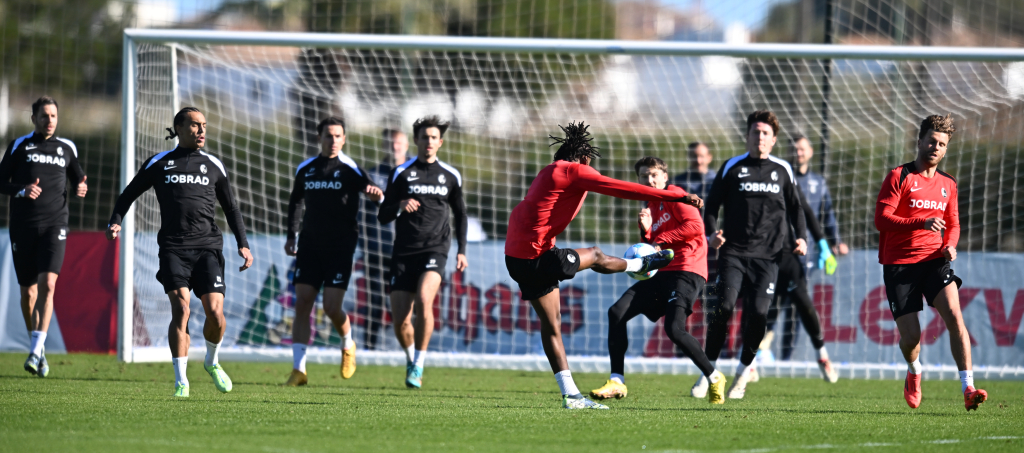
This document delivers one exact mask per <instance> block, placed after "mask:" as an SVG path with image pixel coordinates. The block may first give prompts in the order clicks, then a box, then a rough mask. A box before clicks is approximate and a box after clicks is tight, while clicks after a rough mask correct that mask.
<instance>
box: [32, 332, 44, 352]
mask: <svg viewBox="0 0 1024 453" xmlns="http://www.w3.org/2000/svg"><path fill="white" fill-rule="evenodd" d="M31 336H32V353H33V354H35V355H37V356H42V355H43V344H45V343H46V332H43V331H41V330H33V331H32V333H31Z"/></svg>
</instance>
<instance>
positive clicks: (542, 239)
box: [505, 161, 687, 259]
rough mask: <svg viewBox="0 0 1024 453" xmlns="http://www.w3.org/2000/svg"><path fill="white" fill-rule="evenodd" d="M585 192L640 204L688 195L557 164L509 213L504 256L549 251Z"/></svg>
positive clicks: (578, 166)
mask: <svg viewBox="0 0 1024 453" xmlns="http://www.w3.org/2000/svg"><path fill="white" fill-rule="evenodd" d="M588 191H593V192H597V193H600V194H604V195H609V196H613V197H617V198H624V199H627V200H640V201H675V200H678V199H680V198H682V197H684V196H686V195H687V194H686V191H684V190H683V189H680V188H678V187H674V186H673V187H672V189H670V190H660V189H654V188H651V187H647V186H642V185H640V184H636V183H631V182H625V181H619V180H617V179H612V178H609V177H607V176H602V175H601V174H600V173H598V172H597V170H595V169H594V168H593V167H590V166H589V165H583V164H580V163H579V162H566V161H556V162H553V163H552V164H551V165H548V166H547V167H544V169H543V170H541V171H540V173H538V174H537V177H536V178H535V179H534V180H533V183H531V184H530V189H529V190H527V192H526V197H525V198H524V199H523V201H521V202H520V203H519V204H518V205H516V207H515V208H514V209H513V210H512V215H511V216H510V217H509V219H508V237H507V238H506V239H505V254H506V255H508V256H511V257H513V258H521V259H534V258H537V257H538V256H540V255H541V254H543V253H544V252H546V251H548V250H551V249H552V248H553V247H554V246H555V236H558V235H559V234H561V233H562V231H565V228H566V227H567V226H569V222H572V219H574V218H576V214H578V213H579V212H580V208H582V207H583V200H584V199H585V198H586V196H587V192H588Z"/></svg>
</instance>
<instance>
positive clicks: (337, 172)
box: [334, 170, 341, 178]
mask: <svg viewBox="0 0 1024 453" xmlns="http://www.w3.org/2000/svg"><path fill="white" fill-rule="evenodd" d="M338 176H341V170H334V177H335V178H337V177H338Z"/></svg>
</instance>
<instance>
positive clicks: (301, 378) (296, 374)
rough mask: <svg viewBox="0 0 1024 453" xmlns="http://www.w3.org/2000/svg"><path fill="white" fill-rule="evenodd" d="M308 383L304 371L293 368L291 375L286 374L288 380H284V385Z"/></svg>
mask: <svg viewBox="0 0 1024 453" xmlns="http://www.w3.org/2000/svg"><path fill="white" fill-rule="evenodd" d="M308 383H309V378H307V377H306V373H303V372H301V371H299V370H296V369H294V368H293V369H292V375H291V376H288V382H285V383H284V385H286V386H288V387H298V386H300V385H306V384H308Z"/></svg>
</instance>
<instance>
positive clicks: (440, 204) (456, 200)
mask: <svg viewBox="0 0 1024 453" xmlns="http://www.w3.org/2000/svg"><path fill="white" fill-rule="evenodd" d="M409 198H412V199H415V200H417V201H419V202H420V208H419V210H417V211H416V212H412V213H409V212H399V203H401V201H402V200H406V199H409ZM449 208H450V209H451V215H453V216H454V217H455V236H456V239H457V240H458V243H459V253H463V254H464V253H466V225H467V219H466V202H465V200H464V199H463V197H462V175H461V174H459V171H458V170H456V169H455V167H452V166H451V165H448V164H446V163H444V162H441V160H440V159H438V160H435V161H434V163H427V162H425V161H421V160H419V159H417V158H415V157H413V158H412V159H409V160H408V161H406V162H405V163H404V164H402V165H400V166H398V167H397V168H395V169H394V171H392V172H391V178H390V180H389V181H388V189H387V192H385V193H384V201H383V203H382V204H381V205H380V210H379V211H378V212H377V220H378V221H380V223H381V224H382V225H383V224H387V223H389V222H391V221H395V223H396V227H395V247H394V255H395V256H405V255H414V254H418V253H425V252H440V253H444V254H447V253H448V249H450V248H451V245H452V232H451V226H450V224H449V222H448V216H449Z"/></svg>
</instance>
